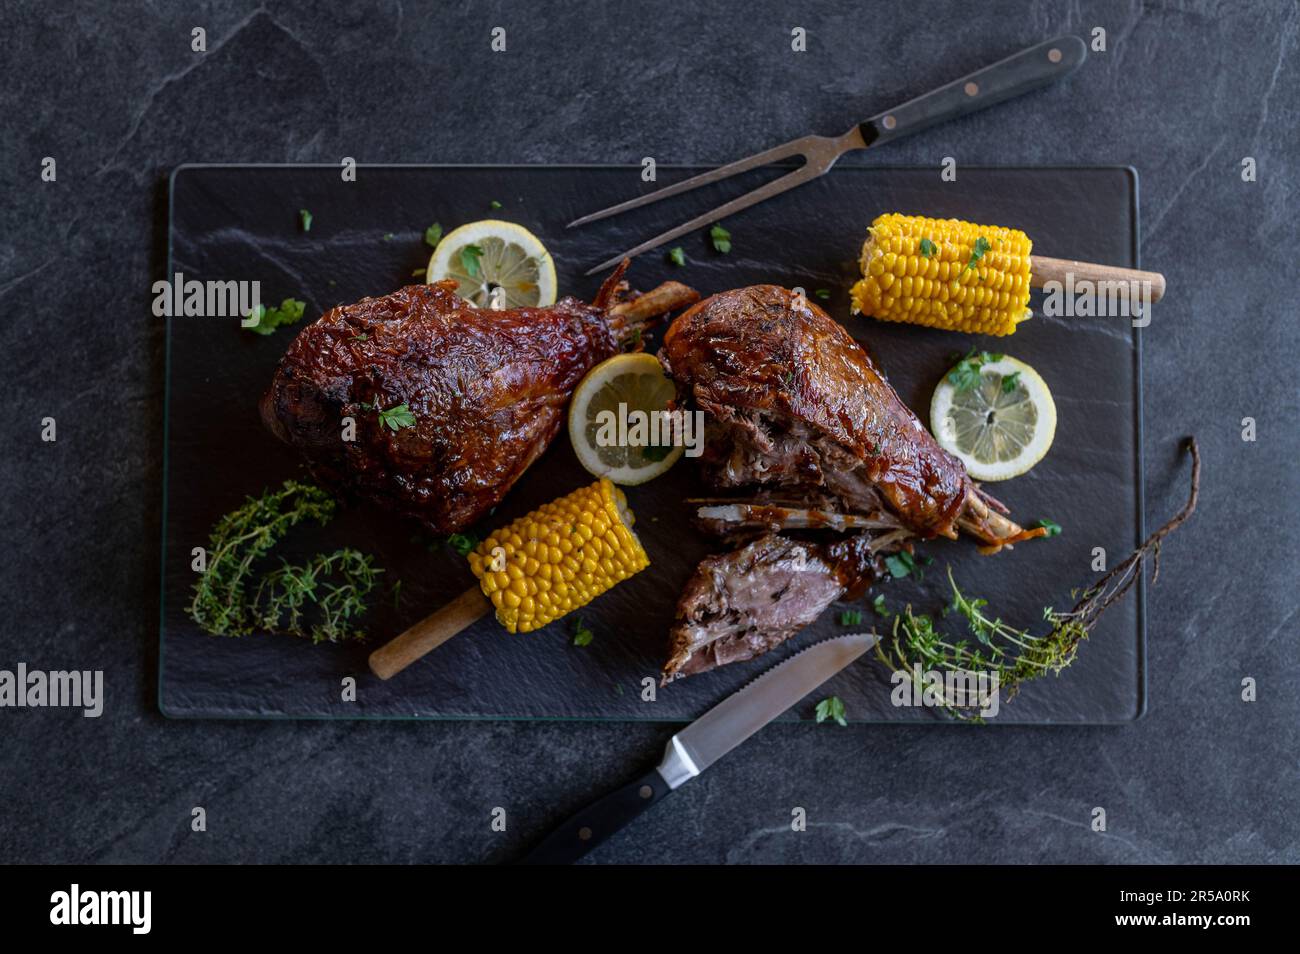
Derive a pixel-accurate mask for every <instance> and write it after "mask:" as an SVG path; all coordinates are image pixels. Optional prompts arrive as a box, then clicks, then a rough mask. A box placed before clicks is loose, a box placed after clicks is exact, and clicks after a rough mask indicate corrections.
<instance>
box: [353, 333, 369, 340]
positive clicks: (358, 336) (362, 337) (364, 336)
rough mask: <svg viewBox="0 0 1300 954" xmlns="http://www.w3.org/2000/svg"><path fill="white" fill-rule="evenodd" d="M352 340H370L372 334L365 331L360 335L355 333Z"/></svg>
mask: <svg viewBox="0 0 1300 954" xmlns="http://www.w3.org/2000/svg"><path fill="white" fill-rule="evenodd" d="M352 340H353V341H369V340H370V335H368V334H366V333H365V332H364V331H363V332H362V333H361V334H359V335H353V336H352Z"/></svg>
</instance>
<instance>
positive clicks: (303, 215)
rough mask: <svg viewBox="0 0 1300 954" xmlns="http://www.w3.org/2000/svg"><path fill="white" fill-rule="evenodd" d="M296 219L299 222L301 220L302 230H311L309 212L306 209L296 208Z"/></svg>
mask: <svg viewBox="0 0 1300 954" xmlns="http://www.w3.org/2000/svg"><path fill="white" fill-rule="evenodd" d="M298 219H299V221H300V222H302V230H303V231H304V232H310V231H311V213H310V212H308V211H307V210H306V209H299V210H298Z"/></svg>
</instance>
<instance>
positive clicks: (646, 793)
mask: <svg viewBox="0 0 1300 954" xmlns="http://www.w3.org/2000/svg"><path fill="white" fill-rule="evenodd" d="M654 793H655V790H654V789H653V788H651V787H650V786H649V785H642V786H641V791H640V792H639V794H640V796H641V797H642V798H649V797H650V796H651V795H653V794H654Z"/></svg>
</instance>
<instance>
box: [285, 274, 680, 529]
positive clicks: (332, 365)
mask: <svg viewBox="0 0 1300 954" xmlns="http://www.w3.org/2000/svg"><path fill="white" fill-rule="evenodd" d="M625 265H626V263H625ZM625 265H624V267H625ZM622 272H623V268H620V269H618V270H617V271H616V272H615V274H614V275H612V276H611V277H610V279H609V280H608V281H607V282H606V283H605V286H604V287H602V289H601V292H600V295H599V296H597V300H596V303H595V304H590V305H589V304H585V303H583V302H581V301H578V300H576V299H573V298H564V299H562V300H560V301H559V302H557V303H556V304H554V305H552V306H550V307H547V308H519V309H514V310H509V311H495V310H491V309H480V308H476V307H474V306H473V305H472V304H470V303H468V302H466V301H463V300H462V299H460V298H458V297H457V296H456V294H455V287H456V284H455V282H454V281H445V282H437V283H435V284H432V285H411V286H408V287H406V288H402V289H399V290H398V291H395V292H393V293H392V294H391V295H385V296H383V297H381V298H366V299H363V300H362V301H360V302H357V303H356V304H352V305H342V306H340V307H337V308H334V309H332V310H331V311H329V312H327V313H326V314H325V315H323V316H322V317H321V318H320V319H319V320H318V321H316V322H314V323H313V324H312V325H310V326H309V327H307V328H305V329H303V331H302V332H301V333H300V334H299V335H298V337H297V338H295V339H294V341H293V343H292V344H291V345H290V346H289V350H288V352H287V353H286V354H285V356H284V358H283V360H282V361H281V362H280V366H279V368H278V370H277V371H276V373H275V378H274V380H273V381H272V383H271V387H270V390H269V391H267V393H266V396H265V397H264V398H263V399H262V408H261V410H262V418H263V420H264V421H265V423H266V425H267V427H268V428H270V430H271V431H272V433H274V434H275V435H277V436H278V437H279V438H281V439H282V440H284V441H285V442H287V443H289V444H291V445H293V446H294V447H296V448H298V449H299V450H301V451H302V452H303V453H304V454H305V455H306V457H307V460H308V463H309V466H310V468H311V470H312V473H313V475H314V476H315V477H316V478H317V479H319V480H321V481H323V482H326V483H328V484H330V485H332V486H335V487H337V488H340V489H343V490H347V491H351V492H354V493H355V494H356V495H358V496H361V497H365V498H368V499H371V500H373V501H375V502H377V503H379V504H380V505H382V506H384V507H386V508H388V509H390V510H393V511H396V512H397V513H399V514H402V515H405V516H407V517H412V518H414V519H416V520H418V521H420V522H421V523H422V524H424V526H425V527H427V528H428V529H429V530H430V531H432V532H433V533H436V534H445V533H452V532H455V531H458V530H463V529H465V528H467V527H469V526H470V525H472V524H474V523H475V522H476V521H478V520H479V519H481V518H482V517H483V516H485V515H486V514H487V513H488V512H489V511H490V510H491V509H492V508H493V507H495V506H496V505H497V504H498V503H499V502H500V501H501V499H502V498H503V497H504V496H505V495H506V493H507V492H508V491H509V490H510V488H511V487H512V486H513V485H514V483H515V481H517V480H518V479H519V477H520V475H521V474H523V472H524V471H525V470H527V469H528V467H529V465H530V464H532V463H533V461H534V460H536V459H537V458H538V457H539V456H541V454H542V452H543V451H545V450H546V448H547V446H548V445H549V444H550V442H551V440H552V439H553V438H554V437H555V435H556V434H557V433H558V431H559V430H560V428H561V426H562V425H563V422H564V409H565V405H566V404H567V402H568V399H569V396H570V394H571V393H572V391H573V389H574V387H576V386H577V384H578V382H579V381H580V380H581V379H582V377H583V375H585V374H586V373H587V372H588V371H589V370H591V368H592V367H593V366H594V365H596V364H597V363H598V362H600V361H603V360H604V359H605V358H608V357H610V356H611V355H613V354H614V353H615V352H616V351H618V350H619V349H620V338H621V337H622V336H623V332H625V331H626V330H627V329H628V328H629V327H632V326H633V325H635V324H638V323H639V322H640V321H641V320H643V319H644V318H646V317H648V316H647V315H645V314H644V311H645V310H646V309H647V308H657V309H658V311H659V312H662V311H664V310H667V309H668V308H670V307H676V306H679V305H681V304H686V303H688V302H689V301H694V300H695V299H696V298H697V297H698V296H697V295H695V293H694V292H691V291H690V290H689V289H686V288H685V286H681V285H674V286H673V287H672V288H669V287H668V286H662V287H661V288H660V289H658V290H656V291H655V292H651V293H649V294H647V295H645V296H643V298H641V299H637V300H636V301H634V302H631V303H629V304H625V305H615V304H614V303H613V302H614V299H615V297H616V295H617V293H618V292H619V291H620V290H621V289H622V288H623V287H625V286H622V285H621V278H622ZM670 284H672V283H670ZM665 289H667V293H665ZM638 305H641V308H640V310H639V311H638ZM656 313H658V312H656ZM402 404H405V405H406V406H407V407H408V408H409V409H410V412H411V414H412V415H413V416H414V419H415V423H414V425H413V426H408V427H399V428H397V429H396V430H394V429H393V428H392V427H390V426H386V425H385V424H384V423H383V422H381V420H380V417H379V411H381V410H389V409H391V408H394V407H396V406H398V405H402ZM344 418H352V419H353V420H354V421H355V422H356V433H355V439H353V440H350V441H349V440H344V439H343V427H344Z"/></svg>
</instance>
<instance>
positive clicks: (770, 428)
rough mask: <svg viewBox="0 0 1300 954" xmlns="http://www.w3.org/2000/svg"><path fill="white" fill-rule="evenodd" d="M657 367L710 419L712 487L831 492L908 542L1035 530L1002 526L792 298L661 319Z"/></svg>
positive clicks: (770, 293)
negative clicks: (907, 536)
mask: <svg viewBox="0 0 1300 954" xmlns="http://www.w3.org/2000/svg"><path fill="white" fill-rule="evenodd" d="M659 359H660V361H661V362H662V363H663V365H664V367H665V368H666V369H667V370H668V373H669V374H670V375H671V376H672V377H673V378H674V380H675V381H676V382H677V384H678V389H679V392H680V393H681V394H682V395H683V396H685V397H687V398H690V399H693V400H694V401H695V403H696V404H697V405H698V406H699V407H700V408H701V409H702V410H704V411H705V413H706V414H707V416H708V418H707V419H708V422H709V429H708V431H707V432H706V439H705V444H704V447H705V450H704V455H703V461H704V465H705V474H706V478H707V479H709V481H710V482H711V483H712V484H713V485H714V486H715V487H718V488H751V489H752V488H755V487H777V488H781V489H782V490H783V491H787V492H794V493H796V494H800V495H823V494H827V493H829V494H830V495H832V496H833V497H835V498H837V499H838V500H839V501H840V502H841V503H842V505H843V506H844V507H845V508H846V509H848V510H850V511H855V512H871V511H874V510H878V509H879V508H880V506H881V504H883V505H884V506H885V507H886V508H888V509H889V510H890V511H892V512H893V513H894V514H896V515H897V516H898V518H899V519H900V520H901V521H902V523H903V524H904V526H906V527H907V528H908V529H910V530H911V531H912V532H913V533H915V534H917V535H918V536H922V537H933V536H936V535H942V536H947V537H956V536H957V531H958V529H959V528H960V529H962V530H965V531H966V532H968V533H970V534H972V535H973V536H975V537H976V538H978V539H979V540H980V541H981V542H982V543H984V544H986V545H987V546H989V547H992V548H997V547H1001V546H1005V545H1007V544H1010V543H1014V542H1016V541H1018V540H1023V539H1027V538H1029V537H1034V536H1039V535H1041V534H1042V532H1043V531H1041V530H1024V529H1022V528H1021V527H1020V526H1018V525H1017V524H1015V523H1013V522H1012V521H1011V520H1008V519H1007V518H1006V517H1005V516H1003V515H1002V514H1003V513H1005V512H1006V511H1005V508H1003V507H1002V506H1001V504H999V503H997V501H995V500H993V499H992V498H991V497H989V496H987V495H986V494H984V493H983V492H982V491H980V490H978V489H977V488H976V487H975V485H974V483H973V482H972V481H971V479H970V477H969V476H968V475H967V474H966V469H965V468H964V467H963V466H962V464H961V462H960V461H959V460H957V459H956V458H955V457H953V456H952V455H951V454H949V453H948V452H947V451H945V450H944V449H943V448H941V447H940V446H939V445H938V444H937V443H935V441H934V438H933V437H931V436H930V433H929V432H928V431H927V430H926V429H925V427H923V426H922V424H921V422H920V421H919V420H917V418H916V415H915V414H913V413H912V412H911V410H910V409H909V408H908V407H907V406H906V405H905V404H903V402H902V401H901V400H899V398H898V395H897V394H896V393H895V392H894V389H893V388H892V387H890V385H889V382H888V381H886V380H885V378H884V376H883V375H882V374H881V373H880V372H879V371H878V370H876V367H875V365H874V364H872V362H871V359H870V358H869V357H868V356H867V353H866V352H865V351H863V350H862V348H861V347H860V346H859V345H858V343H857V342H856V341H854V340H853V337H852V336H851V335H850V334H849V333H848V332H847V331H845V330H844V328H843V327H841V326H840V325H839V324H838V323H837V322H835V321H833V320H832V319H831V318H830V316H828V315H827V314H826V313H825V312H824V311H822V310H821V309H820V308H818V307H817V306H816V305H815V304H813V303H812V302H810V301H807V300H806V299H805V298H804V297H803V296H798V295H795V294H794V293H793V292H791V291H789V290H787V289H784V288H780V287H777V286H776V285H754V286H752V287H749V288H737V289H734V290H733V291H728V292H722V293H721V294H718V295H714V296H712V297H710V298H707V299H705V300H704V301H702V302H700V303H699V304H697V305H695V306H694V307H692V308H690V309H688V310H687V311H685V312H684V313H683V314H681V315H680V316H679V317H678V318H677V320H676V321H674V322H673V324H672V326H671V327H670V328H669V329H668V332H667V334H666V335H665V336H664V346H663V348H662V349H661V350H660V352H659ZM998 511H1001V513H999V512H998Z"/></svg>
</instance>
